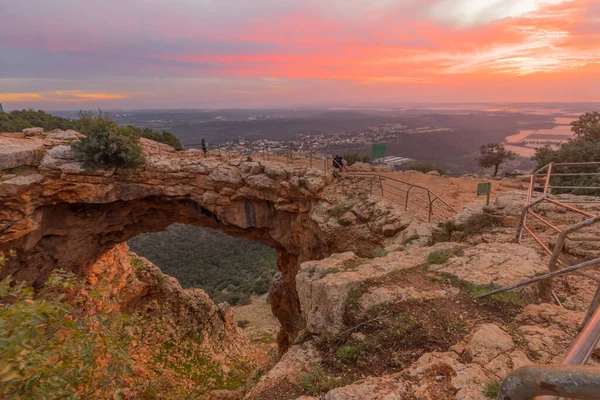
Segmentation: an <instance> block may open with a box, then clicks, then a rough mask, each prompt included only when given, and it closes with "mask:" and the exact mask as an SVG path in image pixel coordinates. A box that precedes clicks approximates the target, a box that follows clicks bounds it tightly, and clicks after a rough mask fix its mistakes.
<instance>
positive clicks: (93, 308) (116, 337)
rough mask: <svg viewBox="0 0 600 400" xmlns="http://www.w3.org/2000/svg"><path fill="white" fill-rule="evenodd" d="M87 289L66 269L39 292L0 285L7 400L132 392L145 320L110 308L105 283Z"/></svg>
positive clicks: (0, 393)
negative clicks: (134, 338)
mask: <svg viewBox="0 0 600 400" xmlns="http://www.w3.org/2000/svg"><path fill="white" fill-rule="evenodd" d="M84 289H85V288H84V285H83V284H82V283H79V282H77V281H75V279H74V276H73V274H67V273H64V272H57V273H55V274H53V275H51V276H50V278H49V280H48V282H47V283H46V286H45V287H44V288H43V289H42V290H41V291H40V292H39V293H37V294H35V292H34V290H33V289H32V288H30V287H26V286H25V285H23V284H15V283H14V282H11V280H10V279H4V280H2V281H1V282H0V343H1V345H0V366H1V367H0V382H1V384H0V397H1V398H10V399H25V398H27V399H48V398H52V399H58V398H61V399H62V398H69V399H71V398H83V399H107V398H118V397H120V393H123V392H125V391H126V390H127V389H126V383H125V379H127V377H128V376H129V375H131V373H132V370H131V368H132V360H131V359H130V358H129V354H128V349H130V347H131V346H132V343H131V335H133V334H134V333H136V330H137V328H136V325H137V324H138V322H139V317H138V316H135V315H134V316H128V315H126V314H121V313H120V312H111V311H107V310H110V309H111V307H110V306H109V307H108V308H107V307H106V306H107V301H109V299H107V298H106V295H105V293H104V292H105V290H106V285H99V287H98V288H97V289H95V290H91V291H90V290H87V291H85V290H84ZM84 294H85V297H84ZM99 361H101V362H99Z"/></svg>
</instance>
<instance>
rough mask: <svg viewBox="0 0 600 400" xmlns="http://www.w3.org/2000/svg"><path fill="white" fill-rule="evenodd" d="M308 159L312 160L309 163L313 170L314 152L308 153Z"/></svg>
mask: <svg viewBox="0 0 600 400" xmlns="http://www.w3.org/2000/svg"><path fill="white" fill-rule="evenodd" d="M308 158H309V160H310V161H309V163H310V164H309V165H310V168H312V151H311V152H310V153H308Z"/></svg>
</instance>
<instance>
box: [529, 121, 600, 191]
mask: <svg viewBox="0 0 600 400" xmlns="http://www.w3.org/2000/svg"><path fill="white" fill-rule="evenodd" d="M571 130H572V131H573V133H574V134H575V138H574V139H571V140H569V141H568V142H567V143H565V144H563V145H562V146H560V148H559V149H557V150H553V149H552V148H551V147H549V146H545V147H542V148H540V149H537V150H536V152H535V155H534V156H533V157H532V160H533V161H535V162H536V169H539V168H542V167H544V166H545V165H547V164H549V163H551V162H555V163H566V162H590V161H598V160H600V113H599V112H594V113H586V114H584V115H582V116H580V117H579V119H578V120H577V121H574V122H572V123H571ZM555 172H557V173H594V172H600V168H599V167H586V166H568V167H560V170H556V171H555ZM551 185H554V186H590V187H598V186H600V176H597V175H596V176H595V175H587V176H554V177H552V181H551ZM552 193H554V194H559V193H574V194H587V195H594V196H597V195H599V194H600V191H599V190H589V189H553V190H552Z"/></svg>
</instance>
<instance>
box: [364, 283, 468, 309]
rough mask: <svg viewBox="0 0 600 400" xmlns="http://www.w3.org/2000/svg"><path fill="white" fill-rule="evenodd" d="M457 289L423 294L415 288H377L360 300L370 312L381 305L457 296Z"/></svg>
mask: <svg viewBox="0 0 600 400" xmlns="http://www.w3.org/2000/svg"><path fill="white" fill-rule="evenodd" d="M458 292H459V290H458V289H457V288H450V289H448V290H445V289H440V290H434V291H425V292H421V291H419V290H418V289H417V288H415V287H413V286H408V287H398V286H394V287H386V286H382V287H375V288H373V289H372V290H370V291H369V292H367V293H365V294H363V295H362V296H361V298H360V304H361V305H362V307H363V309H365V310H368V309H370V308H373V307H376V306H378V305H381V304H386V303H401V302H406V301H425V300H432V299H436V298H444V297H452V296H455V295H457V294H458Z"/></svg>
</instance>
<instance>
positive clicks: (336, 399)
mask: <svg viewBox="0 0 600 400" xmlns="http://www.w3.org/2000/svg"><path fill="white" fill-rule="evenodd" d="M410 394H411V390H410V383H409V382H405V381H403V380H402V379H401V378H400V377H397V376H383V377H376V378H368V379H364V380H362V381H358V382H355V383H353V384H351V385H348V386H344V387H341V388H337V389H333V390H331V391H329V392H328V393H327V394H326V395H325V397H323V399H324V400H381V399H386V400H393V399H406V398H409V397H410Z"/></svg>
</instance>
